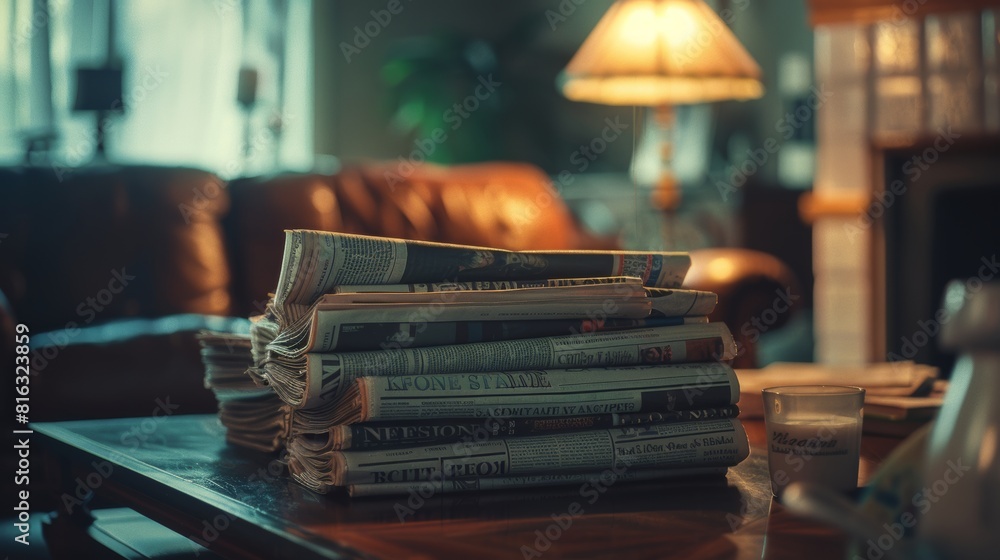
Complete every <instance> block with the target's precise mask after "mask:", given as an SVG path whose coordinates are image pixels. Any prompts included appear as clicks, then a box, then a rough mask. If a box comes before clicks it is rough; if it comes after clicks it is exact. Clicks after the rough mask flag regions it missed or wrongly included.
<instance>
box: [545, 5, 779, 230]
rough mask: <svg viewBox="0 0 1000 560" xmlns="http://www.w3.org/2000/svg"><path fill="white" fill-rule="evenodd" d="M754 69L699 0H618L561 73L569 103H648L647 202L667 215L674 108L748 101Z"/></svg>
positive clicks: (673, 185) (674, 189)
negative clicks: (655, 151) (656, 168)
mask: <svg viewBox="0 0 1000 560" xmlns="http://www.w3.org/2000/svg"><path fill="white" fill-rule="evenodd" d="M760 77H761V72H760V67H759V66H757V63H756V62H755V61H754V59H753V58H752V57H751V56H750V55H749V54H748V53H747V51H746V50H745V49H744V48H743V45H741V44H740V42H739V40H737V39H736V36H734V35H733V33H732V32H731V31H730V30H729V28H728V27H726V24H725V23H723V21H722V19H720V18H719V16H718V15H716V14H715V12H714V11H712V9H711V8H710V7H708V5H706V4H705V3H704V2H703V1H702V0H617V1H616V2H615V3H614V4H613V5H612V6H611V8H610V9H609V10H608V12H607V13H606V14H604V17H603V18H601V20H600V22H598V24H597V27H595V28H594V30H593V31H592V32H591V33H590V35H589V36H588V37H587V39H586V40H585V41H584V42H583V45H582V46H581V47H580V50H578V51H577V52H576V54H575V55H574V56H573V59H572V60H570V62H569V65H568V66H566V69H565V70H563V72H562V74H561V75H560V77H559V85H560V87H561V88H562V92H563V95H565V96H566V97H568V98H569V99H572V100H574V101H589V102H591V103H601V104H605V105H636V106H645V107H654V108H655V109H656V122H657V124H658V125H659V127H660V136H661V146H662V150H661V155H660V160H661V175H660V178H659V180H658V183H657V185H656V187H655V188H654V190H653V197H652V202H653V204H654V206H656V207H657V208H658V209H659V210H662V211H663V212H665V213H667V214H670V213H672V212H673V211H674V210H676V208H677V207H678V205H679V204H680V200H681V195H680V190H679V189H678V186H677V181H676V179H675V178H674V176H673V174H672V173H671V171H670V159H671V155H672V153H671V152H672V150H671V142H670V129H671V127H672V125H673V120H674V112H673V106H674V105H682V104H690V103H704V102H709V101H722V100H729V99H733V100H736V99H739V100H742V99H754V98H757V97H760V96H761V95H763V93H764V86H763V84H761V81H760Z"/></svg>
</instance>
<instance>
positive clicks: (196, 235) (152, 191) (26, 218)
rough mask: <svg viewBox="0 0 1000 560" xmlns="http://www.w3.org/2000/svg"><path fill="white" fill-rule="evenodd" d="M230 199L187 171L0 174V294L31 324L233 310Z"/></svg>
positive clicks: (211, 180)
mask: <svg viewBox="0 0 1000 560" xmlns="http://www.w3.org/2000/svg"><path fill="white" fill-rule="evenodd" d="M228 206H229V197H228V194H227V192H226V190H225V188H224V185H223V183H222V182H221V181H220V180H219V179H218V178H217V177H215V175H213V174H211V173H206V172H204V171H198V170H194V169H184V168H154V167H110V166H109V167H95V168H80V169H76V170H60V171H57V170H54V169H48V168H27V169H21V170H7V171H4V172H3V173H0V224H2V226H0V231H2V233H4V234H6V237H5V238H4V239H3V240H2V246H0V290H2V291H3V292H4V293H6V294H7V297H8V299H9V300H10V305H11V307H12V309H13V313H14V315H15V316H16V317H17V319H18V320H19V321H21V322H24V323H27V324H28V325H29V326H30V327H31V328H32V330H33V331H36V332H38V331H42V330H56V329H62V328H67V326H77V327H83V326H87V325H91V324H96V323H99V322H104V321H109V320H112V319H116V318H119V317H137V316H138V317H156V316H162V315H169V314H174V313H205V314H218V315H228V314H230V311H231V300H230V294H229V277H230V276H229V265H228V260H227V258H226V255H225V247H224V238H223V235H222V229H221V226H220V223H219V219H220V217H221V216H222V215H223V214H224V213H225V212H226V211H227V209H228Z"/></svg>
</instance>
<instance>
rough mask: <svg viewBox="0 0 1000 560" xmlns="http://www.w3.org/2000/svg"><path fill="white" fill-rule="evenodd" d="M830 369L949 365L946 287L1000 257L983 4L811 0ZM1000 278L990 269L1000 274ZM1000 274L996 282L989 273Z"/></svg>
mask: <svg viewBox="0 0 1000 560" xmlns="http://www.w3.org/2000/svg"><path fill="white" fill-rule="evenodd" d="M810 4H811V10H812V16H811V17H812V21H813V24H814V28H815V65H816V84H817V86H821V87H822V88H823V89H824V90H826V91H831V92H832V95H831V96H830V97H829V101H828V102H827V103H825V104H823V105H822V106H821V107H820V108H819V110H818V115H817V123H816V124H817V133H816V134H817V150H816V152H817V154H816V156H817V157H816V176H815V184H814V187H813V191H812V193H811V194H810V195H809V196H808V197H804V201H803V202H802V204H801V210H802V215H803V217H804V218H805V219H806V220H807V221H808V222H809V223H811V224H812V226H813V272H814V275H815V284H814V286H815V287H814V292H813V296H814V311H815V312H814V330H815V339H816V351H815V355H816V359H817V361H819V362H822V363H827V364H854V365H857V364H863V363H867V362H881V361H886V360H888V359H897V358H911V359H913V360H915V361H918V362H923V363H932V364H936V365H938V366H941V367H943V368H945V370H946V371H947V368H948V367H949V358H948V357H947V356H945V355H943V354H941V353H940V351H939V349H938V348H937V339H936V337H935V336H933V334H932V333H934V332H936V331H935V328H934V327H935V325H934V324H932V322H935V314H936V311H937V310H938V308H939V307H940V305H941V298H942V292H943V288H944V285H945V283H946V282H947V281H948V280H949V279H951V278H956V277H972V278H976V277H977V276H979V275H980V271H979V269H980V267H981V266H984V263H983V262H982V261H981V259H983V258H985V259H986V260H987V261H991V259H992V257H993V255H994V253H995V252H998V251H1000V232H998V227H1000V204H998V196H1000V195H998V192H1000V162H998V160H1000V9H997V8H996V6H995V4H991V3H989V2H985V1H983V2H980V1H978V0H969V1H963V2H947V1H943V0H941V1H939V0H927V1H925V2H919V3H913V5H914V6H915V9H914V10H909V11H907V10H901V8H900V6H908V5H909V4H906V3H903V4H900V3H898V2H890V1H888V0H858V1H852V2H842V1H840V0H810ZM987 268H989V267H987ZM986 272H987V273H988V272H989V271H986Z"/></svg>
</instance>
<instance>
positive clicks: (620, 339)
mask: <svg viewBox="0 0 1000 560" xmlns="http://www.w3.org/2000/svg"><path fill="white" fill-rule="evenodd" d="M735 355H736V344H735V342H734V341H733V337H732V334H731V333H730V332H729V329H728V328H726V326H725V324H723V323H706V324H693V325H680V326H669V327H656V328H643V329H633V330H628V331H615V332H595V333H581V334H578V335H567V336H551V337H541V338H530V339H524V340H508V341H500V342H477V343H470V344H454V345H449V346H434V347H429V348H404V349H399V350H373V351H366V352H342V353H318V354H305V355H304V356H302V357H298V358H287V357H284V356H280V355H276V354H273V353H268V355H267V357H266V358H265V359H264V360H263V362H264V363H263V364H260V363H258V364H257V365H256V366H255V367H253V368H250V369H249V370H248V373H249V374H250V375H251V376H252V377H254V378H255V379H256V380H257V381H258V382H259V383H261V384H269V385H271V386H272V387H273V388H274V390H275V392H276V393H278V396H280V397H281V399H282V400H283V401H285V402H286V403H288V404H289V405H291V406H293V407H297V408H314V407H321V406H331V405H332V404H335V403H336V402H337V400H338V399H339V398H340V396H341V395H342V394H343V393H344V392H345V391H346V390H347V389H348V388H349V387H352V386H353V384H354V381H355V380H356V379H358V378H361V377H366V376H369V377H370V376H395V375H426V374H443V373H475V372H489V371H521V370H529V369H552V368H562V369H565V368H581V367H608V366H628V365H646V364H677V363H686V362H708V361H725V360H731V359H732V358H733V357H734V356H735Z"/></svg>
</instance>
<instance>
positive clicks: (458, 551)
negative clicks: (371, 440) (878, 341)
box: [33, 416, 899, 560]
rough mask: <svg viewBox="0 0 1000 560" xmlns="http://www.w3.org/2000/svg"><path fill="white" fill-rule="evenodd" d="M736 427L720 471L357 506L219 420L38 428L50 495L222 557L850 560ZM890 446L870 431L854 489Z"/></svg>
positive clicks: (755, 442)
mask: <svg viewBox="0 0 1000 560" xmlns="http://www.w3.org/2000/svg"><path fill="white" fill-rule="evenodd" d="M744 424H745V426H746V428H747V432H748V434H749V435H750V440H751V455H750V458H749V459H747V460H746V461H744V462H743V463H742V464H740V465H739V466H737V467H735V468H733V469H730V471H729V473H728V474H727V475H726V476H725V477H721V476H720V477H712V478H703V479H685V480H684V481H681V482H669V481H665V482H652V483H651V482H641V483H625V482H619V483H617V484H611V485H608V486H604V485H600V486H597V487H595V486H588V487H587V488H582V487H581V486H580V485H577V486H571V487H563V488H557V489H536V490H530V491H527V490H526V491H517V492H484V493H479V494H452V495H445V496H432V497H430V498H427V499H424V498H421V497H419V496H410V497H400V498H375V499H370V498H365V499H354V500H351V499H348V498H346V497H345V496H339V495H328V496H321V495H317V494H314V493H312V492H310V491H308V490H306V489H304V488H302V487H300V486H298V485H297V484H295V483H293V482H291V481H290V480H289V479H288V478H287V477H286V476H285V475H284V474H283V473H282V472H281V468H280V467H281V465H280V461H278V460H277V458H278V456H277V455H268V454H262V453H255V452H251V451H247V450H245V449H242V448H239V447H235V446H233V445H228V444H226V442H225V440H224V432H223V429H222V427H221V426H220V425H219V424H218V421H217V419H216V418H215V417H214V416H175V417H166V418H155V419H149V418H147V419H114V420H95V421H79V422H59V423H48V424H36V425H34V426H33V428H34V430H35V432H36V434H37V436H36V437H37V441H38V442H39V444H41V446H42V449H44V450H45V453H46V454H47V456H48V458H49V460H50V464H53V465H55V466H56V467H57V470H60V469H61V471H62V474H61V480H62V482H61V483H59V482H57V483H55V484H56V485H57V486H58V485H62V486H65V487H63V488H53V490H55V492H56V494H60V493H62V492H72V491H73V489H74V488H73V487H74V485H76V483H77V482H78V481H79V480H84V481H87V480H89V481H91V482H96V481H98V480H99V481H100V484H99V485H97V487H96V488H95V491H96V493H97V494H99V495H100V496H102V497H104V498H106V499H110V500H112V501H114V502H117V503H119V504H120V505H122V506H126V507H130V508H133V509H135V510H136V511H138V512H139V513H142V514H144V515H146V516H147V517H150V518H151V519H153V520H155V521H158V522H160V523H162V524H163V525H165V526H167V527H170V528H171V529H173V530H175V531H177V532H178V533H180V534H181V535H184V536H187V537H189V538H191V539H192V541H194V542H198V543H200V544H202V545H204V546H207V547H208V548H210V549H211V550H212V551H213V552H216V553H219V554H222V555H224V556H232V557H237V558H245V557H251V558H252V557H259V558H296V559H299V558H339V557H365V558H370V557H376V558H393V559H395V558H511V559H515V558H521V559H524V558H544V559H550V558H584V557H585V558H602V557H607V558H612V557H614V558H734V559H736V558H754V559H760V558H769V559H771V558H774V559H778V558H796V559H799V558H803V557H808V558H810V560H820V559H823V558H836V559H841V558H844V555H845V550H846V549H845V546H846V544H847V542H846V539H845V537H844V536H843V535H842V534H840V533H839V532H837V531H835V530H833V529H830V528H828V527H825V526H822V525H819V524H816V523H813V522H810V521H807V520H802V519H799V518H797V517H795V516H793V515H791V514H790V513H788V512H787V511H785V510H784V508H783V507H782V506H781V505H780V504H778V503H776V502H773V501H772V500H771V493H770V485H769V481H768V475H767V458H766V456H765V455H764V454H763V448H762V447H761V444H762V442H763V437H764V429H763V424H762V422H759V421H753V420H748V421H745V422H744ZM898 441H899V440H895V439H891V438H878V437H871V436H865V439H864V442H863V444H862V466H861V481H862V483H864V482H865V481H866V480H867V479H868V477H869V476H870V474H871V473H872V471H873V470H874V468H875V467H877V465H878V464H879V463H880V462H881V461H882V460H883V459H884V458H885V456H886V455H887V454H888V453H889V451H890V450H891V449H892V448H893V447H894V446H895V444H896V443H897V442H898ZM104 462H106V463H104ZM108 466H110V467H111V468H110V469H109V468H108ZM88 477H89V479H88ZM574 511H575V512H577V513H579V511H582V514H580V515H578V516H575V517H574V516H572V515H567V513H568V512H574Z"/></svg>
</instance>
